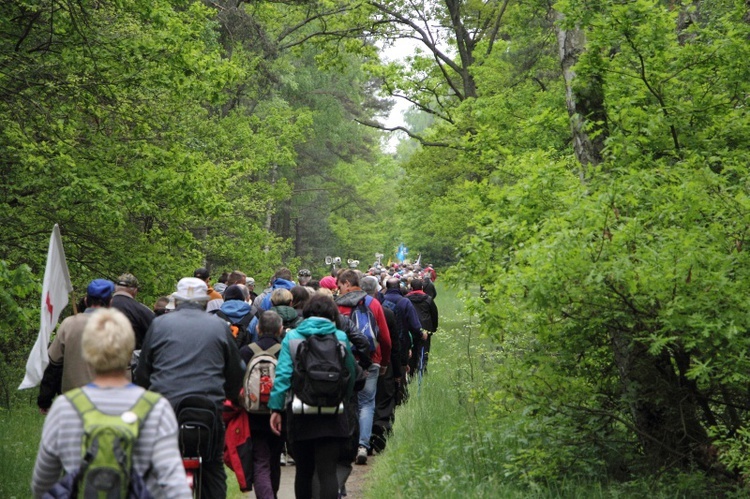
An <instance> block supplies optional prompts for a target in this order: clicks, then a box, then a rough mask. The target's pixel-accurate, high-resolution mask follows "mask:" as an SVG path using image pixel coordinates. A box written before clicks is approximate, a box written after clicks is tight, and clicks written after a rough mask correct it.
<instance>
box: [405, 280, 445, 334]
mask: <svg viewBox="0 0 750 499" xmlns="http://www.w3.org/2000/svg"><path fill="white" fill-rule="evenodd" d="M406 298H408V299H409V301H410V302H411V303H412V305H414V308H415V309H416V310H417V315H419V322H420V324H422V329H426V330H427V331H429V332H431V333H434V332H435V331H437V328H438V309H437V305H435V301H434V300H433V299H432V298H431V297H430V295H428V294H427V293H425V292H424V291H422V290H421V289H420V290H415V291H411V292H409V293H407V295H406Z"/></svg>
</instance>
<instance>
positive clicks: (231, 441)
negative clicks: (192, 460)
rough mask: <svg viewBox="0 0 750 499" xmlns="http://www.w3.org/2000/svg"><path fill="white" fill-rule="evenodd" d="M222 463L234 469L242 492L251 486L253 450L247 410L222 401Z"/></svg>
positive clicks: (250, 488) (248, 489)
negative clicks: (223, 435) (223, 426)
mask: <svg viewBox="0 0 750 499" xmlns="http://www.w3.org/2000/svg"><path fill="white" fill-rule="evenodd" d="M224 423H225V424H226V428H227V430H226V436H225V437H224V463H225V464H226V465H227V466H228V467H229V469H231V470H232V471H234V474H235V475H236V476H237V483H238V484H239V486H240V490H241V491H242V492H248V491H250V490H252V488H253V452H252V448H253V447H252V443H251V442H250V420H249V419H248V414H247V411H245V410H244V409H242V408H240V407H237V406H236V405H234V404H232V403H231V402H230V401H229V400H227V401H225V402H224Z"/></svg>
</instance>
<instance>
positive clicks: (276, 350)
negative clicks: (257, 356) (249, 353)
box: [266, 343, 281, 357]
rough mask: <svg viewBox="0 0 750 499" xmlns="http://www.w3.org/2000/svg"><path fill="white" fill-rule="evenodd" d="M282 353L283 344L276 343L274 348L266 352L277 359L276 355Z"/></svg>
mask: <svg viewBox="0 0 750 499" xmlns="http://www.w3.org/2000/svg"><path fill="white" fill-rule="evenodd" d="M280 351H281V343H276V344H275V345H274V346H272V347H271V348H269V349H268V350H266V353H268V354H270V355H273V356H274V357H276V354H278V353H279V352H280Z"/></svg>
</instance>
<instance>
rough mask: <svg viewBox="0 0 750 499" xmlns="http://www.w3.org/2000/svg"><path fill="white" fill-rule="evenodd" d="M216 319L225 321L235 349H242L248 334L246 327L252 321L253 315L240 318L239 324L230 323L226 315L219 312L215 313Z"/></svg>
mask: <svg viewBox="0 0 750 499" xmlns="http://www.w3.org/2000/svg"><path fill="white" fill-rule="evenodd" d="M216 315H217V317H221V318H222V319H224V321H226V323H227V324H229V331H231V333H232V336H233V337H234V341H235V343H237V348H242V347H243V346H245V345H246V344H247V342H248V337H249V336H250V334H249V333H248V331H247V328H248V326H249V325H250V322H251V321H252V320H253V314H252V313H249V314H247V315H245V316H244V317H242V319H240V321H239V322H232V319H231V318H230V317H229V316H228V315H226V314H225V313H224V312H222V311H221V310H219V311H218V312H216Z"/></svg>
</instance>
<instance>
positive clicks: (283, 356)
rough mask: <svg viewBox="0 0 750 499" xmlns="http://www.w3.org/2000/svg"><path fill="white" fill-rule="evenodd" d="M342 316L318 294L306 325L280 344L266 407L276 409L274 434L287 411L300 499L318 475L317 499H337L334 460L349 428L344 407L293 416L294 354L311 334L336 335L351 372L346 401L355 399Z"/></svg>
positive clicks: (308, 309) (308, 495)
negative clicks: (289, 396) (290, 400)
mask: <svg viewBox="0 0 750 499" xmlns="http://www.w3.org/2000/svg"><path fill="white" fill-rule="evenodd" d="M338 314H339V312H338V309H337V308H336V304H335V303H334V301H333V299H332V298H330V297H328V296H324V295H318V294H316V295H314V296H313V297H311V298H310V300H309V301H308V302H307V304H306V305H305V308H304V311H303V317H304V320H303V321H302V323H301V324H300V325H299V326H298V327H297V328H296V329H292V330H291V331H289V332H287V334H286V336H285V337H284V340H283V342H282V343H281V353H280V355H279V362H278V366H277V368H276V379H275V380H274V384H273V390H272V391H271V397H270V402H269V404H268V406H269V407H270V408H271V410H272V411H273V412H272V414H271V419H270V425H271V429H272V431H273V432H274V433H275V434H276V435H281V430H282V413H284V412H286V415H287V421H288V439H289V443H290V445H291V447H292V452H293V454H294V458H295V460H296V474H295V480H294V492H295V496H296V497H297V499H310V498H311V497H312V483H313V477H314V475H315V474H316V473H317V475H318V479H319V480H320V496H319V498H320V499H336V498H337V496H338V490H339V489H338V480H337V477H336V463H337V461H338V458H339V453H340V450H341V447H342V445H344V444H345V443H346V439H347V437H348V436H349V435H350V432H351V428H350V427H349V423H348V420H347V417H346V414H345V412H346V411H336V413H335V414H295V413H294V409H293V408H292V405H293V404H289V405H287V404H286V400H287V394H288V392H289V390H292V386H293V384H294V385H295V386H297V383H300V382H301V381H302V380H298V379H296V376H297V372H296V371H297V370H296V369H295V365H296V364H295V363H296V362H298V361H299V359H298V358H297V356H296V354H297V352H298V351H299V349H300V348H301V345H302V343H303V342H305V341H307V340H308V339H309V338H311V337H313V336H320V337H322V336H326V335H334V337H335V339H336V340H337V341H338V342H339V343H340V344H341V345H343V347H344V348H343V352H344V353H345V358H344V366H345V369H346V373H347V374H348V375H347V378H348V381H347V385H346V390H345V394H344V396H343V400H344V401H346V400H349V399H350V398H351V396H352V393H353V389H354V380H355V378H356V367H355V363H354V356H353V355H352V353H351V344H350V343H349V340H348V339H347V337H346V334H345V333H344V332H343V331H341V330H339V329H337V328H336V319H337V317H338Z"/></svg>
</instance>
